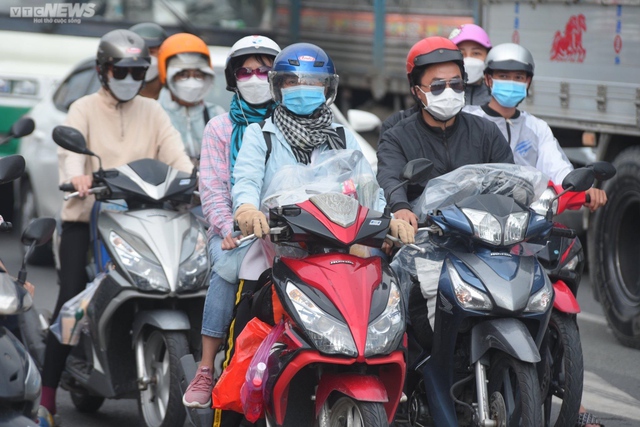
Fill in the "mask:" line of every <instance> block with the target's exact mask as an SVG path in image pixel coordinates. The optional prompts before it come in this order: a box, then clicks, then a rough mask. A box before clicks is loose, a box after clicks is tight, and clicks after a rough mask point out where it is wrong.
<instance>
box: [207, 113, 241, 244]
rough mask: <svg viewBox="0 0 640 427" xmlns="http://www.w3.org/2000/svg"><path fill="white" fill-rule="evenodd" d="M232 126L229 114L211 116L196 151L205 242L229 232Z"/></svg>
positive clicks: (230, 231)
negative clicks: (207, 225)
mask: <svg viewBox="0 0 640 427" xmlns="http://www.w3.org/2000/svg"><path fill="white" fill-rule="evenodd" d="M232 131H233V123H232V122H231V119H230V118H229V113H224V114H220V115H218V116H215V117H214V118H212V119H211V120H209V123H207V125H206V126H205V128H204V134H203V136H202V151H201V152H200V200H201V202H202V210H203V212H204V216H205V218H206V220H207V222H208V223H209V229H208V230H207V234H208V237H209V239H211V237H212V236H214V235H218V236H221V237H222V238H224V237H225V236H227V235H228V234H229V233H232V232H233V209H232V202H231V174H230V173H229V159H230V156H231V154H230V146H231V132H232Z"/></svg>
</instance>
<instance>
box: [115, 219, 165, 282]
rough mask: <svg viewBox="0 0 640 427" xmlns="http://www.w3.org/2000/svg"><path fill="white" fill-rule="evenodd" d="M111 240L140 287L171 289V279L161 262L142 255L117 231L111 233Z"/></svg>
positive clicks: (121, 260) (122, 261)
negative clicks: (165, 272) (168, 278)
mask: <svg viewBox="0 0 640 427" xmlns="http://www.w3.org/2000/svg"><path fill="white" fill-rule="evenodd" d="M109 242H110V243H111V246H113V249H114V250H115V253H116V254H117V255H118V258H119V259H120V262H121V263H122V265H123V266H124V267H125V268H126V269H127V271H128V272H129V274H131V277H132V278H133V280H134V283H135V285H136V286H137V287H138V288H140V289H141V290H143V291H165V292H168V291H169V290H170V287H169V281H168V280H167V276H166V275H165V274H164V270H163V269H162V266H161V265H160V263H158V262H156V261H154V260H151V259H148V258H145V257H143V256H142V255H140V253H138V251H136V250H135V249H134V248H133V247H132V246H131V245H130V244H129V243H127V241H126V240H124V239H123V238H122V237H120V236H119V235H118V233H116V232H115V231H112V232H111V233H109Z"/></svg>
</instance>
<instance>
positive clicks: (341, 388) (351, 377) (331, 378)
mask: <svg viewBox="0 0 640 427" xmlns="http://www.w3.org/2000/svg"><path fill="white" fill-rule="evenodd" d="M334 391H338V392H340V393H342V394H345V395H347V396H349V397H351V398H352V399H354V400H359V401H362V402H382V403H386V402H388V401H389V396H388V394H387V389H386V387H385V386H384V383H383V382H382V381H381V380H380V378H378V377H375V376H372V375H360V374H345V373H343V374H323V375H322V378H321V379H320V383H319V384H318V390H317V392H316V417H317V416H318V414H319V413H320V409H322V405H324V402H325V401H326V400H327V398H328V397H329V395H331V393H332V392H334Z"/></svg>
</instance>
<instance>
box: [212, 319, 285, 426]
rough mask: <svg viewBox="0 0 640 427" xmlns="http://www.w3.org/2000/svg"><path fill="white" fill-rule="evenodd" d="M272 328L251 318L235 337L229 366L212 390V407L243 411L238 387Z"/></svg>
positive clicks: (239, 387) (240, 385) (240, 386)
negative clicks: (234, 347) (234, 345)
mask: <svg viewBox="0 0 640 427" xmlns="http://www.w3.org/2000/svg"><path fill="white" fill-rule="evenodd" d="M272 329H273V328H272V327H271V326H269V325H268V324H266V323H264V322H263V321H261V320H259V319H258V318H255V317H254V318H253V319H251V320H250V321H249V323H247V326H245V328H244V329H243V330H242V332H240V335H238V338H237V339H236V349H235V352H234V354H233V357H232V358H231V362H230V363H229V366H227V368H226V369H225V370H224V371H222V375H220V378H219V379H218V382H216V385H215V387H214V388H213V392H212V393H211V395H212V399H213V407H214V408H216V409H223V410H230V411H235V412H239V413H241V414H242V413H243V409H242V400H241V399H240V389H241V388H242V384H244V381H245V376H246V374H247V370H248V369H249V364H250V363H251V359H252V358H253V355H254V354H255V353H256V351H257V350H258V348H259V347H260V344H261V343H262V341H263V340H264V339H265V337H266V336H267V335H269V332H271V330H272Z"/></svg>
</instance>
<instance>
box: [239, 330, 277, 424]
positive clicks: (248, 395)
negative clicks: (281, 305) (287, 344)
mask: <svg viewBox="0 0 640 427" xmlns="http://www.w3.org/2000/svg"><path fill="white" fill-rule="evenodd" d="M283 331H284V322H283V321H280V323H278V324H277V325H276V326H275V327H274V328H273V329H272V330H271V332H269V335H267V336H266V337H265V339H264V340H263V341H262V343H261V344H260V347H258V350H257V351H256V354H255V355H254V356H253V358H252V359H251V363H250V364H249V369H247V374H246V375H245V381H244V384H243V385H242V388H241V389H240V399H241V401H242V407H243V410H244V411H243V412H244V414H245V418H246V419H247V420H248V421H250V422H252V423H254V422H256V421H257V420H258V418H261V416H262V413H263V406H264V402H265V401H266V400H267V398H268V396H267V395H266V393H265V389H266V383H267V381H266V378H264V377H263V374H264V372H265V368H266V364H267V359H269V354H270V353H271V347H273V345H274V344H275V343H276V341H278V338H280V336H281V335H282V332H283ZM257 379H259V380H260V381H259V382H258V381H256V380H257ZM256 388H257V389H256ZM256 395H257V396H258V399H256V398H255V397H253V396H256Z"/></svg>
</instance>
